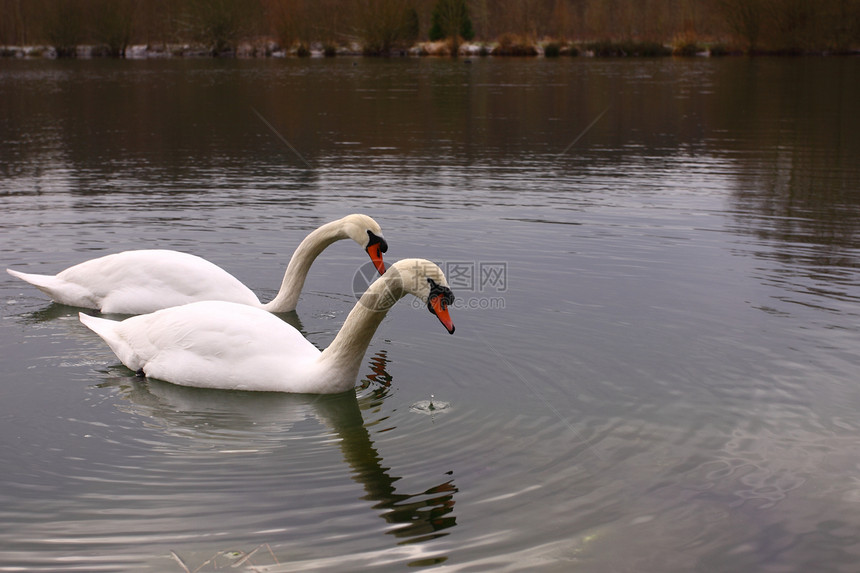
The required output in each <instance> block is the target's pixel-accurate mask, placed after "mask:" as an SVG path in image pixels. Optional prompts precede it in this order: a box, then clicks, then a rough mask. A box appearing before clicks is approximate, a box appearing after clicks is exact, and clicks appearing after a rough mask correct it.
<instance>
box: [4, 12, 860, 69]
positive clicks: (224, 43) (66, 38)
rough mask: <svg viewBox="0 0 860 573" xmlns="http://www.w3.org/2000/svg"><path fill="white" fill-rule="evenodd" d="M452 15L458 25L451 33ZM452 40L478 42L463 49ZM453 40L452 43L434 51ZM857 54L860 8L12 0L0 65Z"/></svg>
mask: <svg viewBox="0 0 860 573" xmlns="http://www.w3.org/2000/svg"><path fill="white" fill-rule="evenodd" d="M454 8H456V10H454ZM452 12H456V14H457V15H456V18H457V19H458V22H455V23H452V22H447V25H442V26H440V22H441V23H442V24H446V22H445V18H446V16H445V14H448V16H447V18H448V19H449V20H450V18H451V16H450V14H451V13H452ZM465 20H468V22H465ZM461 24H462V25H461ZM465 24H468V25H465ZM440 30H444V31H445V32H444V33H442V34H441V35H440V34H439V31H440ZM452 30H461V32H460V35H464V36H466V38H465V39H460V38H453V37H451V36H452V32H451V31H452ZM463 30H468V33H466V32H463ZM453 34H454V35H456V34H457V33H456V32H453ZM446 35H447V36H448V40H447V41H444V40H443V41H436V42H431V41H429V38H433V37H434V36H436V37H444V36H446ZM455 39H456V41H455ZM22 46H27V47H26V48H25V47H22ZM858 49H860V0H492V1H490V0H148V1H147V2H139V1H138V0H28V1H26V2H22V1H21V0H0V55H3V56H11V57H37V56H42V57H96V56H112V57H133V58H141V57H177V56H236V57H272V56H298V57H302V56H312V55H318V54H322V55H329V56H334V55H343V54H350V55H356V54H363V55H432V56H451V55H469V56H472V55H494V56H503V55H504V56H544V57H555V56H567V55H594V56H598V57H628V56H644V57H653V56H664V55H675V56H694V55H702V54H709V55H725V54H739V53H740V54H854V53H857V52H858Z"/></svg>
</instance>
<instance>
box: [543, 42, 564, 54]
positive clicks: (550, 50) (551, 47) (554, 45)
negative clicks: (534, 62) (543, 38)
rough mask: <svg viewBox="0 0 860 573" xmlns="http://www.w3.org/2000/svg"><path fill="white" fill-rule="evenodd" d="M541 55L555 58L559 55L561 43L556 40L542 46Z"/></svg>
mask: <svg viewBox="0 0 860 573" xmlns="http://www.w3.org/2000/svg"><path fill="white" fill-rule="evenodd" d="M543 55H544V57H547V58H557V57H559V55H561V44H559V43H558V42H550V43H549V44H547V45H546V46H544V47H543Z"/></svg>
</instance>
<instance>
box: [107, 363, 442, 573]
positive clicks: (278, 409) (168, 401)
mask: <svg viewBox="0 0 860 573" xmlns="http://www.w3.org/2000/svg"><path fill="white" fill-rule="evenodd" d="M386 364H387V358H386V353H385V351H381V352H377V353H376V354H375V355H373V356H372V357H371V359H370V364H369V366H370V373H369V374H367V375H366V377H365V378H364V379H362V380H361V381H360V382H359V384H358V386H357V387H356V390H357V391H358V396H357V395H356V392H355V391H349V392H344V393H341V394H335V395H296V394H281V393H260V392H235V391H223V390H207V389H200V388H189V387H184V386H178V385H175V384H170V383H167V382H161V381H158V380H151V379H141V378H136V377H130V376H128V375H124V374H120V372H122V371H124V369H121V368H119V367H117V370H116V371H115V372H114V371H113V369H111V374H112V380H111V381H109V382H105V383H103V384H101V385H100V386H102V387H114V388H117V389H118V391H119V395H120V397H121V398H123V399H124V400H127V401H128V402H130V403H131V404H130V405H129V404H123V405H121V406H120V407H121V409H123V410H125V411H128V412H129V413H133V414H135V415H142V416H146V417H148V418H149V419H150V420H151V421H153V422H155V423H156V424H157V426H158V427H159V428H160V429H161V430H163V431H165V432H166V433H168V434H170V435H174V436H182V437H184V438H188V437H191V438H193V439H194V440H195V441H196V442H197V445H199V446H200V447H204V448H206V449H207V451H208V450H210V449H211V448H212V441H218V442H221V443H220V445H222V446H223V445H226V446H228V447H230V448H234V447H235V448H242V447H243V446H244V445H247V446H249V447H253V448H263V449H267V450H269V449H270V450H273V451H276V450H279V449H283V448H285V447H288V445H287V444H285V442H284V438H285V437H288V435H287V436H285V433H287V434H288V433H289V432H290V430H291V428H292V426H293V425H295V424H296V423H299V422H302V421H304V420H307V419H308V418H315V419H317V420H318V421H319V422H321V423H322V424H323V425H324V426H325V427H326V428H328V430H329V431H330V434H331V435H333V436H336V437H337V440H336V443H337V444H338V445H339V447H340V449H341V453H342V455H343V458H344V460H345V461H346V462H347V464H348V465H349V468H350V472H351V477H352V479H353V480H354V481H355V482H357V483H359V484H361V486H362V487H363V488H364V491H365V492H366V495H364V496H362V497H361V498H360V499H363V500H367V501H369V502H371V503H373V505H372V507H373V509H374V510H376V511H378V512H379V516H380V517H381V518H383V519H384V520H385V521H386V522H387V523H388V524H390V525H391V527H389V528H387V529H386V533H387V534H390V535H393V536H394V537H396V538H397V539H398V542H397V544H398V545H403V544H412V543H420V542H424V541H428V540H431V539H435V538H438V537H442V536H445V535H447V534H448V533H449V532H447V531H446V530H448V529H450V528H451V527H453V526H454V525H456V517H455V516H454V515H453V511H454V503H455V502H454V495H455V494H456V493H457V488H456V486H455V485H454V480H453V478H452V479H448V480H447V481H444V482H442V483H439V484H435V485H433V486H432V487H428V488H426V489H424V490H422V491H419V492H416V493H398V492H397V491H396V489H395V486H394V484H395V482H397V481H398V480H399V479H400V478H399V477H397V476H394V475H392V474H391V473H390V468H388V467H385V466H384V465H383V460H382V456H381V455H380V454H379V452H378V451H377V449H376V448H375V447H374V445H373V441H372V440H371V436H370V433H369V432H368V429H367V427H366V426H365V423H364V418H363V416H362V412H378V410H379V407H380V406H381V404H382V403H383V401H384V399H385V397H386V396H387V395H388V393H389V390H390V384H391V376H390V375H389V374H388V372H387V371H386ZM113 375H115V376H113ZM225 440H226V441H225ZM332 442H333V441H331V440H326V442H325V444H326V445H327V446H328V445H330V444H331V443H332ZM240 444H241V445H240ZM445 473H446V475H448V476H451V475H452V473H453V472H451V471H448V472H445ZM275 543H276V542H275ZM438 559H440V560H441V561H444V560H445V558H444V557H441V558H438Z"/></svg>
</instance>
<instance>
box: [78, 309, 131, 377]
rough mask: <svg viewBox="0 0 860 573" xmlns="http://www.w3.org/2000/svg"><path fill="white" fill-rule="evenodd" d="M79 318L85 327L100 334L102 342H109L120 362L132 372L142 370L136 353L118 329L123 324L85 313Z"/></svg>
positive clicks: (79, 314)
mask: <svg viewBox="0 0 860 573" xmlns="http://www.w3.org/2000/svg"><path fill="white" fill-rule="evenodd" d="M78 317H80V319H81V322H82V323H84V326H86V327H87V328H89V329H90V330H92V331H93V332H95V333H96V334H98V335H99V336H100V337H101V339H102V340H104V341H105V342H107V345H108V346H110V349H111V350H113V353H114V354H116V356H117V358H119V359H120V362H122V363H123V364H125V365H126V366H128V367H129V368H131V369H132V370H137V369H139V368H140V365H138V364H137V362H138V360H136V357H135V355H134V351H133V350H132V349H131V347H130V346H129V344H128V343H127V342H126V341H125V339H124V338H123V337H122V336H121V335H120V333H119V330H118V327H119V325H120V324H121V322H119V321H116V320H108V319H106V318H98V317H95V316H90V315H89V314H84V313H83V312H79V313H78Z"/></svg>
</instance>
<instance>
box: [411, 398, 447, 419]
mask: <svg viewBox="0 0 860 573" xmlns="http://www.w3.org/2000/svg"><path fill="white" fill-rule="evenodd" d="M450 407H451V404H450V403H449V402H442V401H439V400H437V399H436V396H434V395H433V394H430V399H429V400H419V401H418V402H415V403H414V404H412V405H411V406H410V407H409V410H410V411H412V412H417V413H419V414H430V415H432V414H436V413H438V412H441V411H443V410H447V409H448V408H450Z"/></svg>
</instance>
